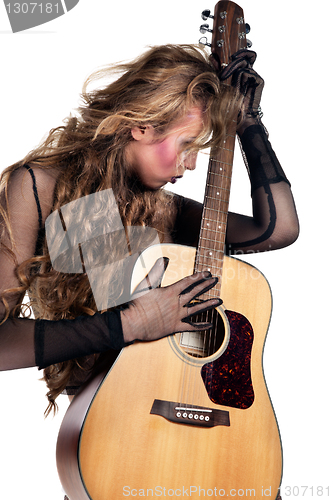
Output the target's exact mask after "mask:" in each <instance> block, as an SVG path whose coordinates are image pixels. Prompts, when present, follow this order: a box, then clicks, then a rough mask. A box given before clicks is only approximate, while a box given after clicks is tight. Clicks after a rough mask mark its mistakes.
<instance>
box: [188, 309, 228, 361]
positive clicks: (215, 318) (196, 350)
mask: <svg viewBox="0 0 333 500" xmlns="http://www.w3.org/2000/svg"><path fill="white" fill-rule="evenodd" d="M191 321H192V322H193V323H203V322H204V323H212V325H213V328H212V329H211V330H202V331H199V332H182V333H180V334H178V342H179V345H180V347H181V348H182V349H183V351H185V352H186V353H187V354H190V355H191V356H193V357H195V358H207V357H208V356H211V355H212V354H214V353H215V352H217V351H218V350H219V348H220V347H221V345H222V343H223V340H224V336H225V326H224V321H223V319H222V317H221V315H220V314H219V313H218V312H217V310H216V309H212V310H211V311H207V312H204V313H201V314H196V315H194V316H191Z"/></svg>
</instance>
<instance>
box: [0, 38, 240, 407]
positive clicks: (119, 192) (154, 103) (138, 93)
mask: <svg viewBox="0 0 333 500" xmlns="http://www.w3.org/2000/svg"><path fill="white" fill-rule="evenodd" d="M101 79H102V80H103V82H105V81H109V82H110V79H111V80H112V81H111V83H107V84H105V83H104V86H100V87H99V88H97V89H92V90H88V87H90V86H91V85H92V84H93V83H95V82H96V81H99V80H101ZM193 106H196V107H200V108H201V109H202V110H203V116H204V120H203V128H202V132H201V133H200V135H199V136H198V137H197V138H196V139H195V140H194V141H193V143H192V144H191V145H190V149H192V150H194V151H198V150H199V149H202V148H207V147H217V146H218V145H219V144H221V142H222V140H223V138H224V137H225V134H226V130H227V127H228V125H229V123H230V122H231V121H232V120H235V118H236V117H237V114H238V113H239V110H240V98H239V96H238V95H237V94H236V92H235V91H234V90H233V89H231V88H230V87H229V86H225V85H223V84H221V83H220V81H219V79H218V76H217V74H216V70H215V67H214V65H213V64H212V61H211V59H210V58H209V56H208V55H207V54H206V53H205V51H203V50H202V49H199V48H197V47H195V46H190V45H181V46H177V45H176V46H175V45H166V46H161V47H152V48H150V49H148V50H147V51H146V52H145V53H144V54H143V55H141V56H140V57H138V58H137V59H136V60H134V61H132V62H129V63H121V64H118V65H113V66H109V67H105V68H103V69H101V70H99V71H97V72H96V73H94V74H93V75H92V76H91V77H90V78H88V80H87V81H86V83H85V85H84V87H83V92H82V105H81V106H80V107H79V108H78V110H77V111H78V112H77V113H76V116H70V117H69V118H67V119H66V120H65V122H64V125H63V126H60V127H57V128H55V129H53V130H51V131H50V133H49V135H48V137H47V138H46V140H44V142H43V143H42V144H41V145H40V146H38V147H37V148H36V149H35V150H33V151H32V152H30V153H29V154H28V155H27V156H26V157H25V158H24V159H23V160H22V161H20V162H18V163H16V164H15V165H12V166H11V167H9V168H8V169H6V170H5V171H4V173H3V176H2V188H3V189H4V190H5V191H6V185H7V182H8V180H9V178H10V176H11V175H12V174H13V172H14V171H15V170H16V169H18V168H20V167H22V166H23V165H30V166H31V167H34V168H36V167H38V168H48V169H56V170H57V171H58V172H59V173H58V176H57V181H56V186H55V190H54V200H53V210H56V209H58V208H60V207H61V206H63V205H64V204H66V203H69V202H70V201H73V200H75V199H78V198H81V197H83V196H85V195H89V194H91V193H94V192H97V191H102V190H105V189H109V188H112V190H113V193H114V195H115V198H116V200H117V203H118V208H119V213H120V215H121V218H122V221H123V224H124V226H135V225H147V226H151V227H153V228H155V229H156V230H157V231H158V232H159V234H160V239H161V241H163V238H164V235H165V234H166V233H168V231H170V229H171V228H172V224H173V220H174V216H175V207H174V202H173V196H172V195H171V194H170V193H167V192H166V191H165V190H163V189H161V190H157V191H152V190H148V189H145V188H144V187H143V186H142V185H141V184H140V182H139V181H138V180H137V179H135V178H133V174H132V173H131V171H130V168H129V165H128V164H127V161H126V155H125V149H126V146H127V145H128V144H129V142H130V141H132V140H133V138H132V135H131V129H132V128H133V127H135V126H139V127H145V126H146V125H148V124H149V125H151V126H152V127H153V128H154V130H155V132H156V133H157V134H158V135H159V136H160V137H161V139H163V137H165V136H166V135H167V134H168V131H169V130H170V127H172V125H173V124H175V123H176V122H177V121H178V120H180V119H182V118H183V117H184V116H186V115H187V113H188V111H189V109H190V108H191V107H193ZM187 149H188V145H187ZM2 212H3V210H2ZM2 216H3V218H4V220H5V222H6V224H7V232H8V235H9V236H10V235H11V230H10V223H9V218H8V214H5V213H4V212H3V213H2ZM13 244H14V242H13V241H12V245H13ZM5 250H6V251H7V252H9V253H10V252H11V249H10V248H6V249H5ZM17 275H18V277H19V279H20V287H18V288H16V289H15V290H11V293H13V292H15V293H17V294H19V296H20V297H23V296H24V294H25V292H27V291H28V292H29V296H30V304H31V305H32V308H33V311H34V314H35V317H38V318H44V319H51V320H59V319H63V318H67V319H72V318H75V317H76V316H78V315H82V314H86V315H87V314H88V315H92V314H94V313H95V312H96V305H95V302H94V298H93V296H92V293H91V289H90V286H89V282H88V279H87V277H86V275H85V274H77V275H73V274H66V273H61V272H57V271H55V270H54V269H53V268H52V265H51V263H50V258H49V255H48V250H47V245H46V242H44V246H43V252H42V255H39V256H35V257H33V258H31V259H29V261H26V262H24V263H22V264H21V265H20V266H19V267H18V269H17ZM3 301H4V303H5V304H6V303H7V302H6V299H5V295H4V297H3ZM23 309H24V306H23V305H22V301H19V303H18V305H17V306H16V307H15V309H14V310H12V311H9V310H8V305H7V315H6V318H5V319H7V318H8V316H9V314H11V315H14V316H17V315H18V314H23V312H24V311H23ZM80 367H82V360H72V361H66V362H62V363H57V364H56V365H52V366H50V367H48V368H46V369H45V370H44V379H45V381H46V384H47V386H48V389H49V390H48V393H47V397H48V401H49V405H48V408H47V410H46V413H47V414H48V413H49V412H50V411H51V410H52V409H53V410H55V409H56V403H55V399H56V397H57V396H58V395H59V394H60V393H61V392H62V391H63V390H64V388H65V387H66V385H68V382H69V380H70V378H71V376H72V375H73V373H75V371H77V370H78V369H80Z"/></svg>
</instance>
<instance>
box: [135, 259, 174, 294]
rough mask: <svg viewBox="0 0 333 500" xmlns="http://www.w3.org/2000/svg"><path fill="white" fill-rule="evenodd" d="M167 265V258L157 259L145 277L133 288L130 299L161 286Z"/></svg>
mask: <svg viewBox="0 0 333 500" xmlns="http://www.w3.org/2000/svg"><path fill="white" fill-rule="evenodd" d="M168 264H169V259H168V258H167V257H161V258H159V259H157V261H156V262H155V264H154V265H153V267H152V268H151V270H150V271H149V273H148V274H147V276H146V277H145V278H144V279H143V280H142V281H141V282H140V283H139V284H138V286H137V287H136V288H135V290H134V292H133V296H132V298H138V297H140V296H141V295H143V293H146V292H147V291H148V290H151V289H153V288H158V287H159V286H161V282H162V279H163V276H164V273H165V270H166V268H167V267H168Z"/></svg>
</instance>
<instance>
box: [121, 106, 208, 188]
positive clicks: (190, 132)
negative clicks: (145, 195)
mask: <svg viewBox="0 0 333 500" xmlns="http://www.w3.org/2000/svg"><path fill="white" fill-rule="evenodd" d="M202 127H203V118H202V110H201V109H200V108H197V107H193V108H191V109H190V111H189V113H188V114H187V116H186V117H185V118H183V119H181V120H180V121H179V122H177V123H176V124H175V125H173V126H172V127H171V128H170V129H169V130H168V132H167V136H166V137H165V138H164V139H160V140H159V138H158V135H157V134H156V133H155V131H154V129H153V128H152V127H151V126H150V125H148V126H147V127H146V128H144V129H140V128H139V127H135V128H133V129H132V137H133V141H131V142H130V143H129V144H128V146H127V151H126V153H127V160H128V162H129V164H130V166H131V167H132V169H133V170H134V172H135V173H136V174H137V175H138V177H139V178H140V180H141V182H142V183H143V184H144V185H145V186H146V187H148V188H150V189H159V188H161V187H162V186H164V185H165V184H167V183H168V182H171V183H175V182H176V180H177V178H180V177H182V176H183V175H184V172H185V170H194V169H195V164H196V157H197V154H196V153H186V145H187V144H190V143H191V142H193V140H194V139H195V138H196V137H197V136H198V135H199V133H200V132H201V131H202ZM184 149H185V150H184Z"/></svg>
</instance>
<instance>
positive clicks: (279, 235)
mask: <svg viewBox="0 0 333 500" xmlns="http://www.w3.org/2000/svg"><path fill="white" fill-rule="evenodd" d="M254 59H255V54H254V53H253V52H248V51H241V52H240V53H238V54H236V55H235V56H234V57H233V60H232V62H231V63H230V65H229V66H227V68H225V69H224V70H223V71H222V72H219V71H218V68H216V67H215V63H214V64H213V62H212V61H211V60H210V59H209V58H208V57H207V56H206V55H205V54H204V53H203V52H201V51H200V50H198V49H196V48H194V47H192V46H164V47H156V48H152V49H150V50H149V51H147V53H145V54H144V55H143V56H141V57H139V58H138V59H137V60H135V61H134V62H132V63H129V64H123V65H120V66H118V67H117V68H116V69H113V70H110V69H109V70H106V71H104V72H101V73H99V74H98V75H97V76H108V75H110V74H111V75H113V74H114V71H118V72H120V73H121V76H120V77H119V78H118V79H117V80H116V81H114V82H112V83H110V84H109V85H107V86H105V87H104V88H101V89H99V90H94V91H92V92H87V87H85V88H84V93H83V100H84V103H83V105H82V107H81V108H80V109H79V116H78V117H77V118H75V117H70V118H69V119H68V120H67V123H66V125H65V126H64V127H59V128H57V129H54V130H52V131H51V132H50V134H49V136H48V138H47V139H46V141H45V142H44V143H43V144H42V145H41V146H40V147H38V148H37V149H36V150H34V151H33V152H31V153H29V154H28V155H27V156H26V157H25V158H24V159H23V160H22V161H20V162H19V163H17V164H15V165H13V166H11V167H9V168H8V169H7V170H6V171H5V172H4V174H3V176H2V190H1V215H2V219H1V227H2V233H1V255H0V275H1V277H2V278H1V284H0V285H1V288H0V290H1V294H2V303H1V318H2V323H1V326H0V368H1V369H2V370H8V369H14V368H22V367H29V366H35V365H37V366H39V368H44V378H45V380H46V383H47V385H48V388H49V392H48V399H49V407H48V409H47V413H49V412H50V410H51V409H52V408H53V409H55V408H56V404H55V399H56V397H57V396H58V395H59V394H60V393H61V392H63V391H65V390H66V392H67V394H74V393H75V392H76V390H77V388H78V387H79V386H80V384H81V383H82V382H83V381H84V380H85V379H86V378H87V377H88V376H89V374H90V372H91V369H92V367H93V365H94V363H95V360H96V358H97V357H98V354H99V353H101V352H104V351H107V350H109V349H121V348H122V347H124V346H126V345H127V344H128V343H131V342H133V341H135V340H141V341H147V340H155V339H157V338H160V337H163V336H165V335H169V334H172V333H174V332H179V331H185V330H186V331H189V330H191V331H195V330H200V329H201V330H202V329H203V328H208V327H209V325H207V324H202V323H200V324H196V323H193V322H191V320H190V316H191V315H193V313H195V312H198V311H200V310H206V309H210V308H213V307H216V306H217V305H218V304H220V303H221V302H220V301H219V300H215V299H214V300H213V299H211V300H207V301H204V302H201V303H199V304H197V305H195V306H191V307H190V306H189V302H190V301H191V300H192V298H194V297H199V296H200V295H201V294H202V293H203V292H204V291H206V290H207V289H209V288H211V287H213V286H215V285H216V282H217V280H216V279H215V278H213V277H212V276H211V275H210V273H209V272H205V273H199V274H197V275H194V276H190V277H188V278H184V279H183V280H181V281H179V282H178V283H175V284H174V285H172V286H169V287H166V288H158V287H157V286H158V283H159V282H160V280H161V277H162V274H163V271H164V268H165V264H166V262H165V261H164V260H163V259H160V260H159V261H158V262H157V264H156V266H154V268H153V270H152V272H151V273H150V274H149V278H148V279H147V280H146V281H145V282H144V283H143V284H142V286H141V289H142V288H145V287H147V284H148V285H150V288H151V290H150V291H149V293H145V294H143V295H142V294H140V293H136V294H134V296H133V297H131V300H129V301H127V303H126V304H124V303H123V302H122V301H121V300H120V301H118V302H117V306H118V307H111V308H108V309H109V310H108V311H107V312H104V313H102V312H100V311H101V309H100V308H99V307H98V306H97V305H96V300H95V297H94V294H93V292H92V290H91V286H90V282H89V279H88V276H87V274H88V271H87V272H69V271H67V272H66V271H65V272H62V271H61V270H60V271H59V270H57V269H56V268H55V267H56V266H54V265H53V261H52V258H51V257H50V255H49V251H50V253H51V250H50V242H49V241H46V238H45V221H46V220H47V218H48V217H49V215H50V214H51V213H55V211H57V210H58V209H60V207H64V205H68V204H70V203H71V202H73V201H76V200H81V199H83V197H86V196H87V195H91V194H93V193H100V192H103V191H106V190H112V195H113V196H114V200H116V205H117V210H116V211H117V213H118V214H119V216H120V219H121V223H122V225H123V227H125V228H128V227H133V226H134V227H136V226H141V227H142V226H144V227H151V228H154V229H155V231H156V232H157V234H158V237H159V240H160V241H161V242H172V241H173V242H176V243H180V244H186V245H192V246H195V245H196V243H197V240H198V234H199V227H200V218H201V210H202V207H201V205H200V204H199V203H196V202H194V201H191V200H189V199H184V198H182V197H179V196H176V195H172V194H171V193H168V192H167V191H164V190H163V189H161V188H162V187H163V186H164V185H166V184H167V183H168V182H171V183H174V182H176V180H177V179H178V178H181V177H182V176H183V174H184V173H185V171H186V170H193V169H194V168H195V159H196V154H197V152H198V150H200V149H202V148H205V147H207V146H214V145H218V144H220V143H221V141H222V140H223V138H224V136H225V131H226V128H227V126H228V123H229V122H230V121H231V120H233V119H238V121H239V125H238V135H239V137H240V140H241V143H242V146H243V150H244V155H245V157H246V159H247V166H248V170H249V175H250V180H251V185H252V198H253V217H245V216H242V215H238V214H232V213H231V214H230V215H229V219H228V221H229V222H228V230H227V249H228V251H229V252H233V251H244V252H253V251H265V250H270V249H276V248H281V247H283V246H286V245H288V244H290V243H292V242H293V241H294V240H295V239H296V238H297V235H298V221H297V215H296V212H295V208H294V204H293V198H292V195H291V191H290V185H289V182H288V181H287V179H286V177H285V175H284V173H283V170H282V168H281V166H280V164H279V162H278V160H277V158H276V156H275V154H274V152H273V150H272V148H271V146H270V143H269V141H268V138H267V134H266V131H265V129H264V127H263V125H262V124H261V121H260V117H259V115H260V112H259V103H260V96H261V91H262V87H263V81H262V80H261V78H260V77H259V76H258V75H257V74H256V73H255V72H254V70H253V69H252V65H253V62H254ZM229 77H232V82H233V87H229V86H225V85H223V84H221V80H222V81H223V80H224V79H226V78H229ZM88 83H89V82H88ZM235 89H237V91H235ZM241 108H242V113H241V115H240V109H241ZM240 116H241V119H240V118H239V117H240ZM49 220H50V219H49ZM76 222H77V221H76ZM63 229H64V228H63ZM67 229H68V228H67ZM138 244H139V246H140V245H141V241H140V242H138ZM48 245H49V246H48ZM119 281H120V280H114V282H112V283H111V284H110V283H109V285H108V286H110V288H115V289H117V286H118V285H119ZM111 285H112V286H111ZM141 289H140V288H139V289H138V291H140V290H141ZM27 291H28V292H29V297H30V301H31V306H32V308H33V310H34V314H35V317H36V318H37V319H36V320H33V319H29V318H28V317H20V318H18V316H19V314H20V313H21V315H23V316H24V315H25V309H26V308H25V306H23V305H22V300H23V296H24V294H25V293H26V292H27ZM117 293H118V292H117ZM119 293H120V294H121V293H122V291H121V290H120V292H119ZM66 388H67V389H66Z"/></svg>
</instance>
